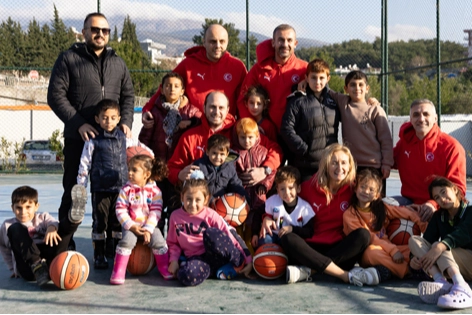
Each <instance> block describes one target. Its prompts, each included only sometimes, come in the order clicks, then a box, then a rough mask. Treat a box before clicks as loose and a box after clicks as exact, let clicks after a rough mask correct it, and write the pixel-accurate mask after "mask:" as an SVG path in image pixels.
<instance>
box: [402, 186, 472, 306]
mask: <svg viewBox="0 0 472 315" xmlns="http://www.w3.org/2000/svg"><path fill="white" fill-rule="evenodd" d="M428 190H429V195H430V197H431V199H433V200H434V201H436V202H437V203H438V205H439V210H438V211H436V212H435V213H434V214H433V217H432V218H431V220H430V221H429V224H428V228H427V229H426V232H424V234H423V237H422V238H421V237H420V236H413V237H412V238H410V241H409V246H410V249H411V253H412V255H413V256H414V257H413V258H412V259H411V262H410V266H411V267H412V268H413V269H416V270H418V269H423V270H424V271H425V272H427V273H428V274H430V275H432V277H433V279H434V282H421V283H420V284H419V286H418V294H419V296H420V298H421V300H423V302H425V303H431V304H437V305H438V306H439V307H443V308H448V309H462V308H469V307H472V291H471V289H470V286H469V285H468V284H467V282H466V281H472V265H471V264H470V262H471V260H472V241H471V240H472V207H471V206H469V205H468V203H467V200H466V199H465V198H464V195H463V194H462V192H461V190H460V189H459V188H458V187H457V186H456V185H455V184H454V183H453V182H451V181H450V180H449V179H446V178H444V177H436V178H435V179H433V181H432V182H431V184H430V185H429V189H428ZM446 277H447V278H450V279H452V282H453V284H450V283H449V282H448V281H447V279H446Z"/></svg>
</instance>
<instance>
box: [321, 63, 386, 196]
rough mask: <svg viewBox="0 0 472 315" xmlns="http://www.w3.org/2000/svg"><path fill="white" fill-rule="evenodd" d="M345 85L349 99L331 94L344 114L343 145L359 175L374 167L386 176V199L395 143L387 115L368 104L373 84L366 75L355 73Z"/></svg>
mask: <svg viewBox="0 0 472 315" xmlns="http://www.w3.org/2000/svg"><path fill="white" fill-rule="evenodd" d="M344 82H345V86H344V91H345V92H346V93H348V94H349V95H345V94H341V93H336V92H334V91H330V92H329V94H330V95H331V97H332V98H333V99H334V100H335V102H336V103H337V104H338V106H339V109H340V112H341V122H342V125H343V127H342V133H343V143H344V144H345V145H346V146H348V147H349V149H351V152H352V155H353V156H354V159H355V160H356V164H357V170H358V171H359V170H361V169H362V168H366V167H372V168H375V169H377V170H378V171H379V172H380V174H382V177H383V185H382V187H383V190H382V197H385V189H386V179H387V178H388V177H389V176H390V169H391V167H392V166H393V142H392V134H391V132H390V128H389V126H388V121H387V115H386V114H385V111H384V110H383V108H382V107H381V106H369V105H368V104H367V103H366V94H367V93H368V92H369V82H368V80H367V76H366V75H365V73H363V72H362V71H358V70H355V71H351V72H349V73H348V74H347V75H346V78H345V80H344Z"/></svg>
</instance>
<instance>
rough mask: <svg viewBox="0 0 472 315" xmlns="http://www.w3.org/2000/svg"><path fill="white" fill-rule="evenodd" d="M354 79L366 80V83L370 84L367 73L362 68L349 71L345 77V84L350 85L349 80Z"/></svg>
mask: <svg viewBox="0 0 472 315" xmlns="http://www.w3.org/2000/svg"><path fill="white" fill-rule="evenodd" d="M352 80H364V82H365V84H367V85H369V80H368V79H367V75H366V74H365V73H364V72H362V71H360V70H353V71H351V72H349V73H348V74H347V75H346V78H344V85H345V86H348V85H349V82H351V81H352Z"/></svg>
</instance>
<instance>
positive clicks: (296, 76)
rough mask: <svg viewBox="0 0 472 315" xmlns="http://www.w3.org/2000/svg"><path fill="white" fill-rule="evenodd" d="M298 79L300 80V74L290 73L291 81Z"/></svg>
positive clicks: (295, 81) (294, 81) (296, 81)
mask: <svg viewBox="0 0 472 315" xmlns="http://www.w3.org/2000/svg"><path fill="white" fill-rule="evenodd" d="M298 81H300V76H299V75H298V74H294V75H292V82H293V83H298Z"/></svg>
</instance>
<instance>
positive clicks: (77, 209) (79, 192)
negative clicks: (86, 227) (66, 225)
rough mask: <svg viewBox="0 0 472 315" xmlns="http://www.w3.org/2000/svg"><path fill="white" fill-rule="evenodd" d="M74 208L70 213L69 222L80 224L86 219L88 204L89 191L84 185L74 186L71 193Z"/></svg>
mask: <svg viewBox="0 0 472 315" xmlns="http://www.w3.org/2000/svg"><path fill="white" fill-rule="evenodd" d="M71 197H72V207H71V209H70V211H69V220H70V221H71V222H72V223H80V222H82V220H83V219H84V215H85V204H86V203H87V189H85V187H84V186H82V185H74V187H72V191H71Z"/></svg>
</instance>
